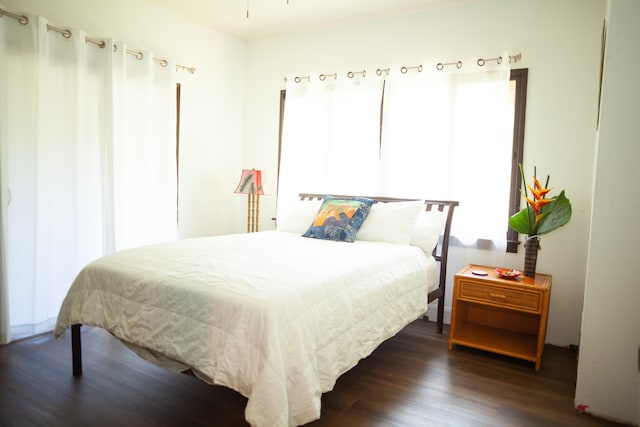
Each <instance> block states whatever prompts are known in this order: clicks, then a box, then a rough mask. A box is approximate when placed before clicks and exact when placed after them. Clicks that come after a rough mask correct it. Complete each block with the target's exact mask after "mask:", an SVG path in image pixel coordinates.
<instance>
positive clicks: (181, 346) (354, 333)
mask: <svg viewBox="0 0 640 427" xmlns="http://www.w3.org/2000/svg"><path fill="white" fill-rule="evenodd" d="M434 264H435V262H434V260H433V258H431V257H430V256H427V255H425V254H424V252H423V251H422V250H421V249H419V248H417V247H414V246H406V245H392V244H386V243H373V242H355V243H343V242H330V241H324V240H317V239H309V238H303V237H300V236H299V235H298V234H294V233H285V232H277V231H264V232H260V233H251V234H238V235H229V236H218V237H209V238H200V239H189V240H182V241H178V242H172V243H165V244H158V245H152V246H148V247H144V248H138V249H132V250H126V251H122V252H119V253H115V254H113V255H109V256H106V257H104V258H101V259H99V260H97V261H94V262H93V263H91V264H89V265H88V266H87V267H85V269H83V271H82V272H80V274H79V275H78V277H77V278H76V280H75V281H74V283H73V285H72V287H71V289H70V290H69V293H68V295H67V296H66V298H65V300H64V302H63V305H62V307H61V309H60V313H59V316H58V321H57V325H56V329H55V334H56V336H61V335H62V334H64V331H65V329H66V328H67V327H68V326H70V325H72V324H77V323H81V324H85V325H95V326H99V327H101V328H104V329H106V330H108V331H109V332H111V333H112V334H114V335H115V336H116V337H118V338H119V339H121V340H122V341H123V342H125V343H128V344H131V346H132V347H133V348H135V349H137V350H141V349H146V350H150V351H149V352H147V354H146V356H145V354H144V352H142V351H141V352H140V353H139V354H142V355H143V356H144V357H147V358H149V359H150V360H153V359H154V357H153V356H157V355H159V354H160V355H163V356H164V357H162V359H164V358H168V359H169V360H173V361H177V362H180V365H179V366H181V367H182V368H186V367H189V368H192V369H193V371H194V372H195V373H196V375H198V376H200V377H201V378H202V379H205V380H207V381H210V382H212V383H215V384H220V385H224V386H227V387H230V388H232V389H234V390H236V391H238V392H240V393H242V394H243V395H244V396H246V397H247V398H248V403H247V407H246V410H245V416H246V419H247V421H248V422H249V423H250V424H251V425H253V426H269V427H273V426H287V425H299V424H304V423H307V422H309V421H312V420H314V419H317V418H319V417H320V398H321V394H322V393H323V392H326V391H329V390H331V389H332V388H333V386H334V384H335V381H336V379H337V378H338V377H339V376H340V375H341V374H342V373H344V372H345V371H347V370H348V369H350V368H351V367H353V366H354V365H355V364H356V363H357V362H358V361H359V360H360V359H362V358H364V357H366V356H368V355H369V354H370V353H371V352H372V351H373V350H374V349H375V348H376V347H377V346H378V345H379V344H380V343H381V342H382V341H384V340H385V339H387V338H389V337H391V336H393V335H394V334H396V333H397V332H398V331H399V330H400V329H402V328H403V327H404V326H405V325H406V324H407V323H409V322H411V321H413V320H415V319H416V318H418V317H420V315H421V314H423V313H424V312H425V311H426V309H427V293H428V291H429V289H430V288H431V286H432V284H433V283H434V273H435V268H434Z"/></svg>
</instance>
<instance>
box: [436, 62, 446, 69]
mask: <svg viewBox="0 0 640 427" xmlns="http://www.w3.org/2000/svg"><path fill="white" fill-rule="evenodd" d="M443 69H444V64H443V63H442V62H438V63H437V64H436V70H438V71H442V70H443Z"/></svg>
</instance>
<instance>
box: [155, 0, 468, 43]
mask: <svg viewBox="0 0 640 427" xmlns="http://www.w3.org/2000/svg"><path fill="white" fill-rule="evenodd" d="M149 1H150V2H152V3H155V4H157V5H160V6H163V7H165V8H167V9H169V10H171V11H172V12H173V13H175V14H178V15H181V16H183V17H184V18H187V19H189V20H191V21H194V22H198V23H200V24H203V25H205V26H208V27H210V28H213V29H215V30H217V31H220V32H222V33H225V34H229V35H231V36H234V37H236V38H239V39H241V40H245V41H251V40H257V39H262V38H268V37H273V36H277V35H282V34H288V33H293V32H297V31H302V30H308V29H315V28H321V27H329V26H333V25H338V24H343V23H348V22H354V21H357V20H361V19H367V18H376V17H381V16H387V15H394V14H400V13H407V12H412V11H417V10H423V9H426V8H429V7H435V6H439V5H442V4H445V3H452V2H456V1H460V0H149ZM247 12H248V15H249V16H248V17H247Z"/></svg>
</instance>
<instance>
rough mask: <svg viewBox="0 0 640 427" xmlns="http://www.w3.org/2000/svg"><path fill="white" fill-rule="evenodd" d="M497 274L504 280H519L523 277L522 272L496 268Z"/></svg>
mask: <svg viewBox="0 0 640 427" xmlns="http://www.w3.org/2000/svg"><path fill="white" fill-rule="evenodd" d="M496 274H497V275H498V276H500V277H501V278H503V279H517V278H518V277H520V276H521V275H522V271H518V270H512V269H510V268H496Z"/></svg>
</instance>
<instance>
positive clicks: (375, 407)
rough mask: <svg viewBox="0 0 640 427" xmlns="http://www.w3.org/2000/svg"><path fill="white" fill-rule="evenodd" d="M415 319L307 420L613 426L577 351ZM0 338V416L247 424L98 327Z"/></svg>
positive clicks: (228, 393) (237, 405)
mask: <svg viewBox="0 0 640 427" xmlns="http://www.w3.org/2000/svg"><path fill="white" fill-rule="evenodd" d="M447 337H448V329H446V328H445V331H444V334H443V335H439V334H438V333H437V332H436V326H435V324H433V323H431V322H427V321H424V320H418V321H416V322H413V323H412V324H410V325H409V326H407V327H406V328H405V329H404V330H402V331H401V332H400V333H399V334H398V335H396V336H395V337H393V338H391V339H389V340H388V341H386V342H385V343H383V344H382V345H381V346H380V347H379V348H378V349H377V350H376V351H375V352H374V353H373V354H372V355H371V356H369V357H368V358H366V359H364V360H362V361H361V362H360V363H359V364H358V365H357V366H356V367H355V368H353V369H352V370H351V371H349V372H347V373H346V374H344V375H343V376H342V377H341V378H340V379H339V380H338V382H337V384H336V386H335V388H334V390H333V391H331V392H328V393H325V394H324V395H323V398H322V416H321V418H320V419H319V420H317V421H314V422H312V423H310V424H308V425H309V426H314V427H316V426H326V427H329V426H349V427H353V426H355V427H357V426H367V427H369V426H376V427H377V426H384V427H389V426H391V427H393V426H398V427H400V426H401V427H413V426H416V427H417V426H510V427H511V426H535V427H538V426H620V424H616V423H614V422H611V421H607V420H603V419H600V418H597V417H592V416H590V415H588V414H578V413H577V412H576V410H575V409H574V402H573V398H574V391H575V381H576V366H577V361H576V356H575V353H574V352H573V351H571V350H569V349H565V348H558V347H553V346H547V348H546V349H545V353H544V357H543V361H542V369H541V370H540V371H539V372H535V370H534V369H533V364H532V363H529V362H524V361H518V360H515V359H510V358H506V357H501V356H497V355H493V354H490V353H484V352H480V351H475V350H471V349H466V348H464V347H455V348H454V350H452V351H448V350H447ZM82 339H83V362H84V374H83V375H82V376H81V377H77V378H74V377H73V376H72V375H71V344H70V331H69V333H67V337H66V338H65V339H63V340H56V339H54V338H53V337H52V336H51V335H50V334H48V335H42V336H39V337H35V338H31V339H27V340H23V341H19V342H15V343H12V344H9V345H6V346H0V425H1V426H7V427H9V426H16V427H23V426H47V427H57V426H83V427H84V426H136V427H137V426H154V427H155V426H223V427H224V426H229V427H232V426H233V427H235V426H246V425H247V423H246V422H245V421H244V407H245V404H246V399H245V398H244V397H242V396H241V395H240V394H238V393H236V392H234V391H232V390H229V389H227V388H224V387H218V386H210V385H207V384H205V383H204V382H202V381H200V380H198V379H196V378H193V377H191V376H188V375H182V374H176V373H171V372H168V371H165V370H163V369H161V368H158V367H156V366H154V365H152V364H151V363H149V362H146V361H144V360H142V359H140V358H138V356H136V355H134V354H133V353H132V352H131V351H130V350H128V349H127V348H126V347H124V346H123V345H122V344H121V343H120V342H119V341H118V340H116V339H115V338H113V337H112V336H111V335H109V334H108V333H106V332H105V331H103V330H101V329H97V328H87V327H84V328H83V333H82Z"/></svg>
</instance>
